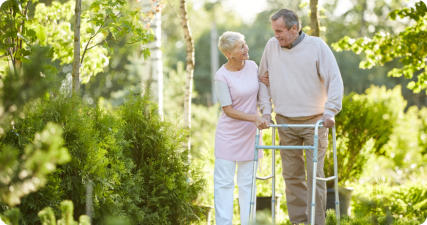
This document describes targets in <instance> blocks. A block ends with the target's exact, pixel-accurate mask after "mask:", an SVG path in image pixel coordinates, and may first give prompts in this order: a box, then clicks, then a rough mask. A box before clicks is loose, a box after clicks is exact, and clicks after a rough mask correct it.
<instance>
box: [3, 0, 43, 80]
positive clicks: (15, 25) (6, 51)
mask: <svg viewBox="0 0 427 225" xmlns="http://www.w3.org/2000/svg"><path fill="white" fill-rule="evenodd" d="M34 2H35V1H34V0H21V1H14V0H7V1H5V2H2V4H1V5H0V12H1V13H0V28H1V29H0V56H1V57H2V56H7V57H8V60H9V61H10V62H11V64H12V67H13V69H16V67H19V66H20V64H21V62H22V61H23V60H24V58H25V57H26V56H28V55H30V53H31V51H30V45H29V44H30V43H32V42H34V41H35V39H36V35H35V32H34V30H32V29H31V28H29V27H28V26H26V25H27V24H26V23H27V22H28V20H29V19H28V15H29V13H30V12H29V10H30V9H31V8H30V6H31V4H33V3H34ZM3 72H5V71H3Z"/></svg>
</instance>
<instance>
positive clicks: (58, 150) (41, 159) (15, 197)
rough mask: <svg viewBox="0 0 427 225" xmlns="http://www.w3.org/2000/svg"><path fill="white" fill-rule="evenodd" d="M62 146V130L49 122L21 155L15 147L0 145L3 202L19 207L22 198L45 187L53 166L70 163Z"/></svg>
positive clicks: (0, 181) (0, 184)
mask: <svg viewBox="0 0 427 225" xmlns="http://www.w3.org/2000/svg"><path fill="white" fill-rule="evenodd" d="M12 132H13V131H12ZM62 145H63V139H62V130H61V128H60V127H59V126H58V125H55V124H52V123H47V125H46V127H45V128H44V129H43V131H41V132H38V133H36V134H35V135H34V140H33V141H32V142H31V143H28V144H27V145H25V150H24V152H23V154H19V151H18V149H16V148H15V147H14V146H10V145H5V144H2V145H1V146H0V148H1V154H0V165H1V166H0V171H1V172H0V193H1V196H0V197H1V200H2V202H5V203H7V204H8V205H11V206H13V205H16V204H19V203H20V199H21V198H22V197H23V196H25V195H27V194H29V193H31V192H34V191H36V190H37V189H39V188H40V187H42V186H44V184H45V183H46V176H47V175H48V174H49V173H52V172H53V171H54V170H55V168H56V164H64V163H65V162H68V161H69V160H70V155H69V154H68V152H67V150H66V149H65V148H64V147H62Z"/></svg>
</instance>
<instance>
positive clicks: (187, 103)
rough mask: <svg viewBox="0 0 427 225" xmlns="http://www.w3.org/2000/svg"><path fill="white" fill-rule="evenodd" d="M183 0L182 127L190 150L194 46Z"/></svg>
mask: <svg viewBox="0 0 427 225" xmlns="http://www.w3.org/2000/svg"><path fill="white" fill-rule="evenodd" d="M185 5H186V3H185V0H180V14H181V25H182V28H183V30H184V38H185V43H186V51H187V57H186V63H187V65H186V79H185V94H184V126H185V128H187V129H188V132H189V133H188V143H187V148H188V151H189V152H190V150H191V135H190V131H191V96H192V91H193V72H194V44H193V38H192V36H191V31H190V26H189V24H188V17H187V10H186V8H185Z"/></svg>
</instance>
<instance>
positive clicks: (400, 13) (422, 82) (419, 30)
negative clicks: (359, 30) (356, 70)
mask: <svg viewBox="0 0 427 225" xmlns="http://www.w3.org/2000/svg"><path fill="white" fill-rule="evenodd" d="M426 13H427V7H426V4H425V3H424V2H423V1H419V2H417V3H416V4H415V7H413V8H404V9H401V10H394V11H392V12H391V13H390V14H389V17H390V19H392V20H396V18H397V17H400V18H408V19H411V20H413V21H414V23H413V24H411V25H409V26H407V27H406V28H405V29H404V30H403V31H402V32H400V33H397V34H392V33H386V32H378V33H376V34H375V35H374V37H372V38H368V37H362V38H358V39H352V38H350V37H348V36H345V37H344V38H342V39H341V40H340V41H338V42H337V43H335V44H333V45H332V46H333V48H334V49H335V50H337V51H342V50H351V51H353V52H355V53H356V54H361V53H364V55H365V59H364V60H363V61H362V62H360V65H359V66H360V67H361V68H365V69H369V68H372V67H373V66H376V65H384V64H385V63H387V62H390V61H393V60H395V59H398V60H399V62H400V63H401V66H400V67H399V68H394V69H392V70H390V71H389V72H388V76H391V77H401V76H404V77H405V78H406V79H412V78H413V76H414V75H415V76H416V77H417V79H416V80H412V81H410V82H409V83H408V86H407V87H408V88H409V89H411V90H412V91H413V92H415V93H420V92H421V91H423V90H425V91H426V93H427V71H426V57H427V23H426V21H427V15H426Z"/></svg>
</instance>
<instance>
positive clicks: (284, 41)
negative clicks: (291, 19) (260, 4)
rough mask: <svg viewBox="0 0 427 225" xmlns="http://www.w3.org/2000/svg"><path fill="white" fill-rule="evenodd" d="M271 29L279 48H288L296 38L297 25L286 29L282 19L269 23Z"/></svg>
mask: <svg viewBox="0 0 427 225" xmlns="http://www.w3.org/2000/svg"><path fill="white" fill-rule="evenodd" d="M271 28H272V29H273V31H274V36H275V37H276V39H277V40H278V41H279V43H280V46H281V47H289V46H290V45H291V44H292V42H293V41H294V40H295V39H296V38H297V37H298V29H297V25H293V26H292V27H291V28H290V29H288V28H287V27H286V25H285V21H283V18H282V17H280V18H279V19H277V20H274V21H271Z"/></svg>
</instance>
